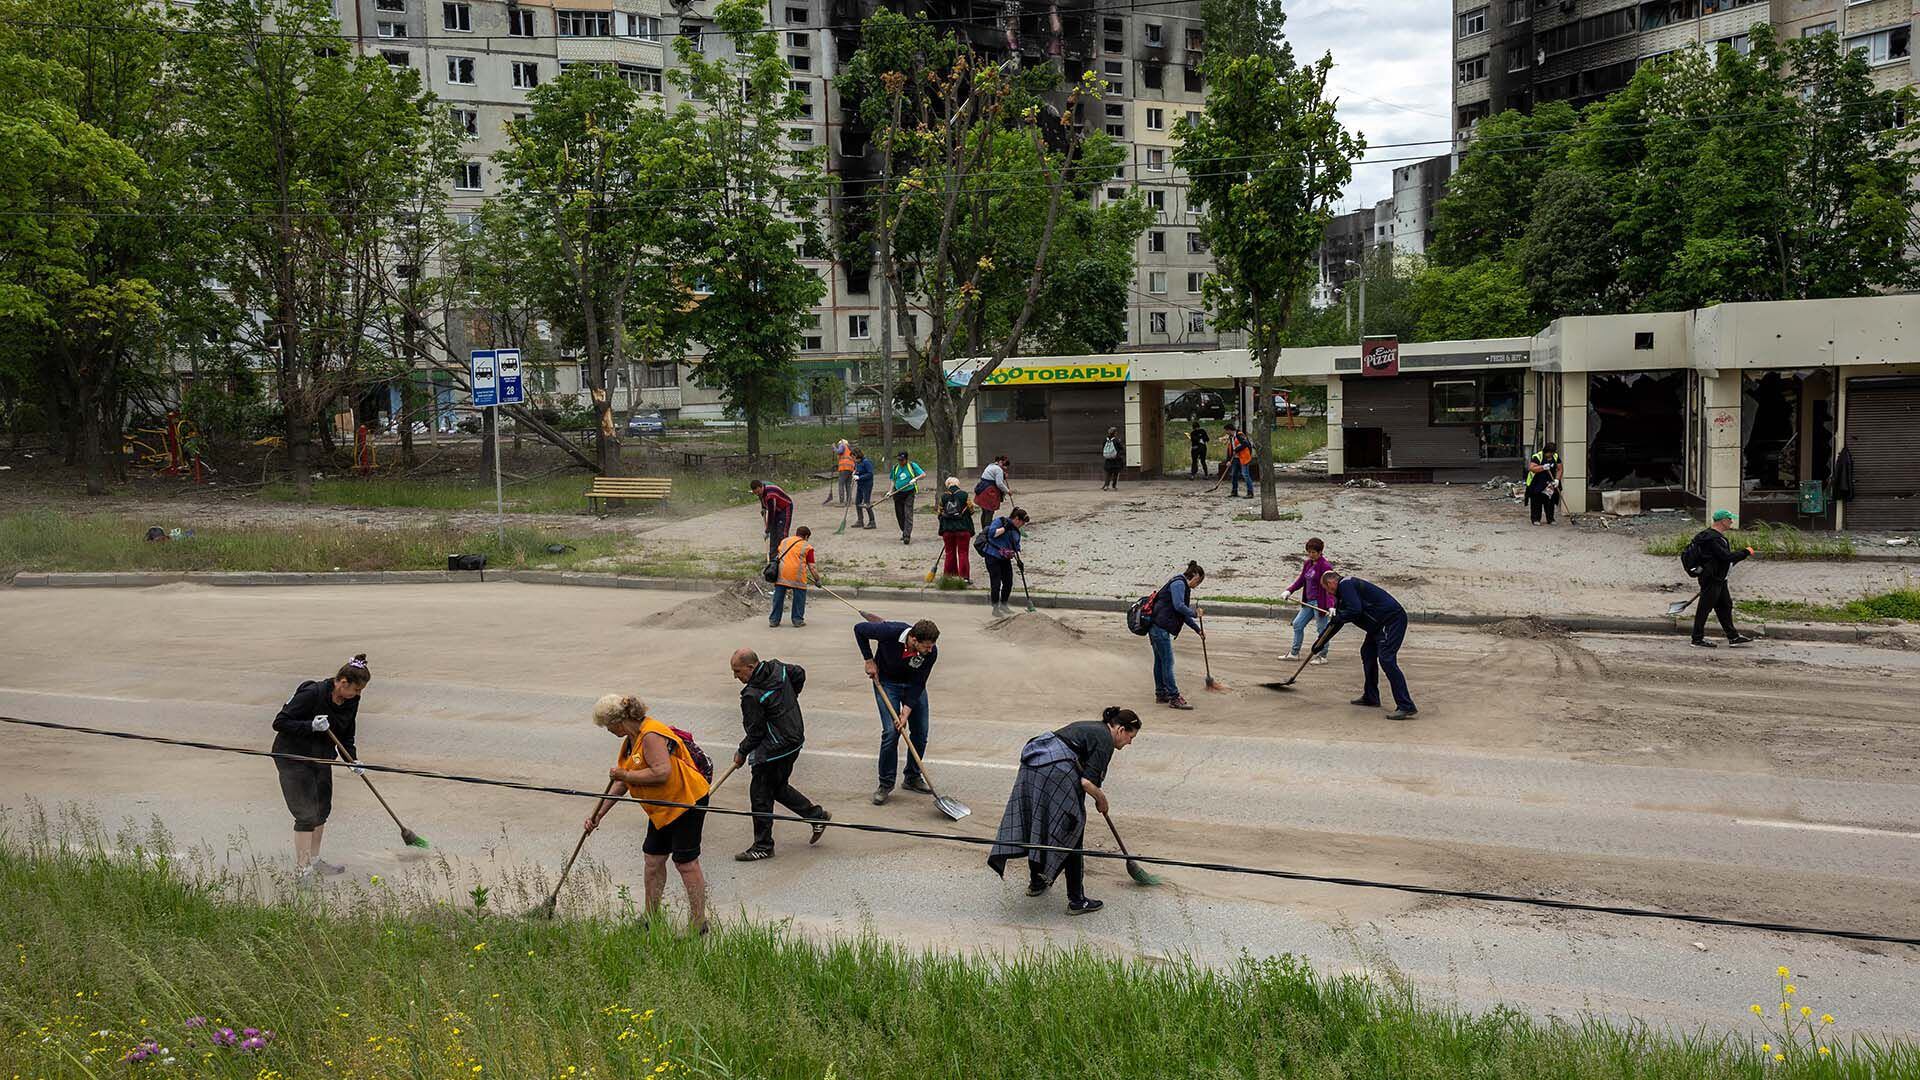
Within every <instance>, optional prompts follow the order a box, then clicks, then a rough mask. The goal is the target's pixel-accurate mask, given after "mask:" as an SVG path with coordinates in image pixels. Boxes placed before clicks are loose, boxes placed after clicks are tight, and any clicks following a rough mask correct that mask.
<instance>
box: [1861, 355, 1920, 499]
mask: <svg viewBox="0 0 1920 1080" xmlns="http://www.w3.org/2000/svg"><path fill="white" fill-rule="evenodd" d="M1846 434H1847V446H1848V447H1849V448H1851V449H1852V450H1853V477H1854V490H1853V499H1852V500H1851V501H1849V502H1848V503H1846V524H1847V528H1849V529H1920V447H1916V446H1915V442H1916V440H1920V378H1873V379H1852V380H1849V381H1848V383H1847V428H1846Z"/></svg>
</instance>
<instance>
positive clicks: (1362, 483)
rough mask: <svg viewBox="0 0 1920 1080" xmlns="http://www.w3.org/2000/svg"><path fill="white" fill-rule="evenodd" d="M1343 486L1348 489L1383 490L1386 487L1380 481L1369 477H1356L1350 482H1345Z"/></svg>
mask: <svg viewBox="0 0 1920 1080" xmlns="http://www.w3.org/2000/svg"><path fill="white" fill-rule="evenodd" d="M1344 486H1346V487H1350V488H1383V487H1386V486H1387V485H1386V484H1385V483H1384V482H1382V481H1379V480H1375V479H1374V478H1373V477H1371V476H1356V477H1354V478H1353V479H1352V480H1349V481H1347V482H1346V484H1345V485H1344Z"/></svg>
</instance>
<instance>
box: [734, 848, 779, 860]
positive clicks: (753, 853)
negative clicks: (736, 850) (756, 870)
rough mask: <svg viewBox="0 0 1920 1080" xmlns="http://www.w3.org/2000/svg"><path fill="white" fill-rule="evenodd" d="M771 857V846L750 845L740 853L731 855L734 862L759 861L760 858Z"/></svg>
mask: <svg viewBox="0 0 1920 1080" xmlns="http://www.w3.org/2000/svg"><path fill="white" fill-rule="evenodd" d="M771 858H773V849H772V848H764V847H750V848H748V849H747V850H745V851H743V852H741V853H740V854H738V855H735V856H734V857H733V861H734V862H759V861H760V860H761V859H771Z"/></svg>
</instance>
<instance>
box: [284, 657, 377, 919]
mask: <svg viewBox="0 0 1920 1080" xmlns="http://www.w3.org/2000/svg"><path fill="white" fill-rule="evenodd" d="M372 678H373V673H372V672H371V671H369V670H368V669H367V654H366V653H361V654H360V655H358V656H355V657H354V658H353V659H351V660H349V661H347V662H346V663H345V664H342V665H341V666H340V670H339V671H338V672H336V673H335V674H334V676H333V677H332V678H330V679H309V680H308V681H306V682H303V683H301V684H300V688H299V689H297V690H295V691H294V692H293V696H292V697H290V698H288V699H287V703H286V704H285V705H282V706H280V712H279V715H277V716H275V717H274V718H273V730H274V736H273V752H274V753H276V754H294V755H298V756H300V757H309V758H320V759H321V760H324V761H332V760H333V758H334V754H335V751H336V748H343V749H344V752H345V756H346V758H347V760H348V761H349V762H352V761H354V760H356V759H357V758H358V757H359V752H358V751H357V750H356V749H355V747H354V719H355V718H356V717H357V716H359V714H360V691H362V690H364V689H366V686H367V683H368V682H369V681H370V680H371V679H372ZM273 765H274V768H275V769H277V770H279V772H280V795H281V797H282V798H284V799H285V800H286V801H287V812H288V813H291V814H292V815H293V863H294V869H295V870H296V871H297V872H298V873H299V876H300V878H299V879H300V881H301V882H302V883H307V882H310V881H312V879H313V878H314V876H315V875H318V874H338V873H341V872H343V871H344V870H345V869H346V867H344V866H341V865H339V864H338V863H330V862H327V861H326V860H325V859H322V858H321V857H320V837H321V834H322V833H324V832H325V831H326V828H327V818H328V817H329V816H331V815H332V813H333V767H332V766H331V765H317V764H314V763H313V762H308V761H291V760H288V759H287V758H275V759H273ZM353 771H354V772H356V773H361V775H362V776H364V775H365V773H364V772H362V770H361V769H360V766H358V765H354V766H353Z"/></svg>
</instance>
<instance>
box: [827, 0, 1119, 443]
mask: <svg viewBox="0 0 1920 1080" xmlns="http://www.w3.org/2000/svg"><path fill="white" fill-rule="evenodd" d="M1097 81H1098V80H1096V79H1094V78H1093V77H1092V75H1091V73H1087V74H1086V75H1084V76H1083V77H1082V78H1081V79H1080V80H1079V81H1078V82H1077V83H1076V84H1074V85H1072V86H1069V87H1063V86H1062V84H1061V77H1060V73H1059V71H1057V70H1056V69H1054V68H1052V67H1047V68H1034V69H1025V70H1023V69H1021V68H1020V66H1019V60H1018V56H1017V55H1016V56H1015V57H1014V58H1012V59H1009V60H1007V61H1006V62H1004V63H1001V64H998V65H994V64H992V63H990V62H988V61H986V60H984V59H983V58H982V57H980V56H979V55H977V54H976V53H974V51H973V50H972V49H971V47H969V46H967V45H965V44H963V43H961V42H960V41H958V40H957V39H955V38H954V37H953V36H952V35H951V34H948V35H935V34H934V33H933V32H932V31H931V30H930V29H929V28H928V27H927V25H926V23H925V21H924V20H919V21H910V20H908V19H906V18H905V17H903V16H900V15H898V14H895V13H893V12H890V11H886V10H881V11H877V12H875V13H874V14H873V15H871V16H869V17H868V19H867V20H866V22H865V23H864V24H863V28H862V46H861V50H860V52H859V53H857V54H855V56H854V58H853V60H852V61H851V62H850V64H849V72H848V79H847V80H846V89H847V92H849V93H850V94H851V95H852V100H853V101H854V102H855V107H856V108H858V109H859V110H860V112H861V115H862V116H863V117H864V118H865V119H866V120H867V122H869V123H871V124H872V125H873V127H874V129H875V132H876V139H877V141H878V145H879V149H880V154H881V177H880V179H879V181H878V182H877V183H875V184H873V185H871V186H870V187H868V188H865V189H862V190H861V191H859V192H858V193H857V195H858V197H860V198H862V199H863V200H870V201H871V202H872V203H873V208H872V209H873V235H874V237H875V239H876V241H877V246H878V248H879V254H880V268H881V272H882V273H883V274H885V275H886V277H887V281H888V285H889V292H890V297H891V306H892V308H893V310H892V312H890V313H888V317H891V318H893V319H894V320H895V322H896V325H897V327H898V329H899V331H900V337H901V340H902V341H903V342H904V343H905V346H906V352H907V371H908V377H909V379H910V380H911V381H912V384H913V387H914V389H916V390H917V391H918V392H919V396H920V400H921V401H922V402H923V403H924V404H925V405H926V409H927V417H928V426H929V428H930V430H931V433H932V436H933V441H934V446H935V453H936V455H937V461H938V470H939V472H941V473H946V474H952V473H955V472H958V471H959V461H960V440H959V433H960V424H961V421H962V419H963V418H964V417H965V416H966V414H967V410H968V409H969V408H971V407H972V405H973V402H974V401H975V399H976V398H977V397H978V396H979V394H980V391H981V389H982V388H983V387H984V386H985V385H986V381H987V378H988V376H989V375H991V374H992V373H993V372H994V371H995V370H996V369H998V368H999V366H1000V364H1001V363H1002V362H1003V361H1004V360H1005V359H1006V358H1007V357H1008V356H1009V355H1011V354H1012V353H1013V352H1014V351H1015V350H1016V349H1018V348H1019V347H1020V346H1021V345H1022V344H1023V343H1025V342H1027V341H1028V340H1029V335H1030V334H1031V333H1034V332H1035V331H1036V329H1037V328H1036V324H1034V322H1033V320H1034V317H1035V314H1036V312H1037V311H1038V308H1039V301H1040V298H1041V296H1042V293H1043V291H1044V290H1045V289H1046V288H1047V285H1048V282H1049V280H1050V273H1049V271H1050V268H1052V269H1055V270H1059V271H1060V273H1059V275H1058V276H1054V277H1053V280H1055V281H1056V282H1058V283H1060V286H1061V287H1062V288H1064V287H1065V284H1064V281H1065V278H1066V277H1067V276H1068V275H1069V273H1071V272H1075V271H1084V270H1085V269H1086V267H1085V265H1084V259H1081V260H1074V261H1072V262H1070V263H1069V264H1068V265H1067V266H1065V267H1060V266H1056V264H1054V263H1053V262H1052V261H1051V260H1052V258H1053V256H1054V254H1055V252H1056V249H1055V244H1056V240H1057V239H1058V238H1059V237H1060V235H1061V232H1060V228H1059V227H1060V225H1061V222H1062V221H1063V219H1067V218H1070V217H1072V216H1073V213H1074V211H1073V210H1072V209H1071V207H1072V206H1073V205H1074V204H1076V203H1078V202H1079V201H1081V200H1083V199H1084V198H1085V197H1086V196H1087V195H1089V194H1090V193H1091V192H1092V189H1093V186H1094V185H1095V184H1096V183H1097V182H1098V181H1099V180H1100V179H1101V176H1100V174H1099V173H1098V172H1097V171H1096V170H1095V169H1093V168H1092V167H1090V166H1089V165H1088V164H1087V162H1086V160H1084V159H1083V158H1082V156H1081V155H1082V152H1083V151H1092V150H1095V149H1096V148H1098V147H1100V146H1102V145H1103V144H1104V143H1105V136H1104V135H1097V136H1093V137H1092V138H1091V139H1088V140H1084V141H1083V140H1082V139H1081V138H1080V137H1079V136H1078V135H1077V134H1076V133H1075V131H1074V124H1073V118H1074V115H1075V111H1076V109H1077V108H1078V106H1079V104H1080V103H1081V102H1082V101H1083V100H1085V101H1093V100H1097V99H1098V91H1097V88H1096V86H1095V84H1096V83H1097ZM1105 175H1106V176H1111V175H1112V167H1111V165H1110V164H1109V165H1108V167H1107V170H1106V172H1105ZM1124 213H1126V211H1120V212H1119V213H1116V214H1115V215H1113V217H1114V218H1115V219H1116V220H1117V219H1119V217H1120V215H1121V214H1124ZM1124 225H1125V222H1124V221H1118V223H1117V224H1113V225H1112V226H1111V228H1110V229H1108V230H1106V231H1105V232H1104V235H1105V236H1106V237H1107V238H1108V239H1109V240H1110V239H1111V237H1112V236H1113V235H1114V234H1116V233H1119V232H1121V231H1123V229H1124ZM850 231H851V230H850ZM1100 231H1101V230H1098V229H1097V228H1096V229H1091V230H1090V231H1089V233H1088V234H1086V235H1087V236H1094V235H1095V234H1096V233H1099V232H1100ZM855 235H857V233H856V234H855ZM1134 235H1138V233H1137V230H1136V232H1135V234H1134ZM1128 246H1129V247H1130V246H1131V240H1130V239H1129V240H1128ZM921 316H924V317H925V320H926V323H927V325H926V326H925V327H924V328H920V329H919V332H916V323H917V321H918V318H919V317H921ZM1049 333H1050V334H1052V333H1058V334H1060V335H1061V336H1062V337H1069V336H1070V337H1072V338H1074V339H1076V340H1085V339H1088V338H1091V337H1092V336H1093V335H1092V334H1091V333H1089V332H1088V331H1087V330H1086V329H1085V328H1084V327H1078V328H1074V327H1070V326H1069V325H1068V324H1066V323H1060V324H1057V325H1056V326H1055V327H1054V328H1053V329H1051V330H1049ZM970 357H979V358H983V361H982V362H981V363H980V364H979V365H977V366H975V367H974V368H973V369H972V372H971V375H970V376H969V377H968V378H967V381H966V383H965V384H964V385H962V386H959V387H953V386H950V385H949V382H948V378H949V369H950V368H952V367H953V366H954V364H955V362H956V361H959V360H962V359H965V358H970Z"/></svg>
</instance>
